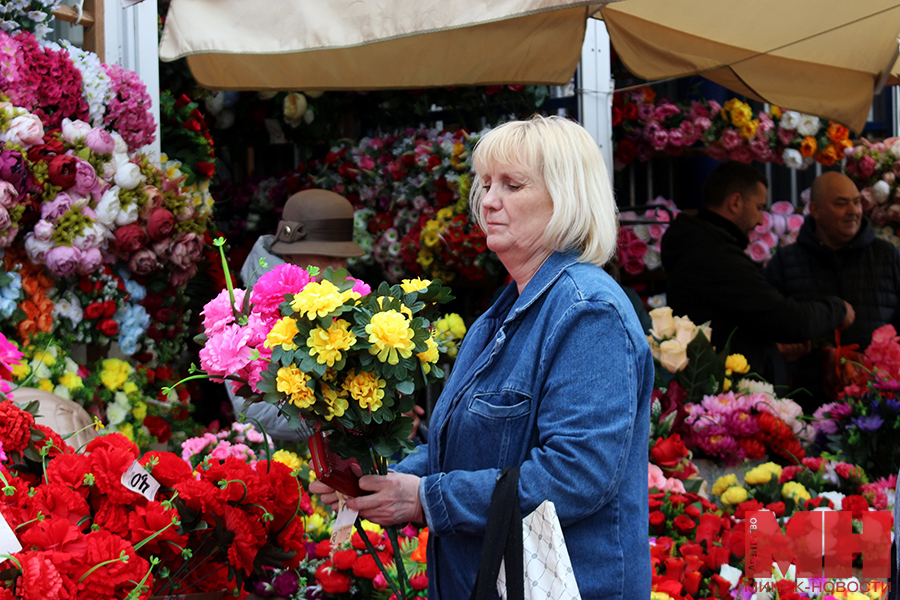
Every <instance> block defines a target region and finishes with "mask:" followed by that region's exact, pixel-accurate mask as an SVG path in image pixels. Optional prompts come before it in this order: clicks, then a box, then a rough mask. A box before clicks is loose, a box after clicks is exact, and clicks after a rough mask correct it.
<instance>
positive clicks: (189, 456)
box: [181, 422, 275, 468]
mask: <svg viewBox="0 0 900 600" xmlns="http://www.w3.org/2000/svg"><path fill="white" fill-rule="evenodd" d="M274 450H275V445H274V443H273V442H272V439H271V438H270V437H268V436H267V435H263V434H262V432H260V431H258V430H257V429H256V427H254V426H253V425H252V424H251V423H238V422H235V423H232V424H231V427H229V428H226V429H223V430H221V431H218V432H216V433H212V432H206V433H204V434H203V435H201V436H198V437H192V438H188V439H187V440H185V441H184V442H182V443H181V458H182V459H183V460H184V461H185V462H187V463H188V464H190V465H191V467H193V468H196V467H197V466H198V465H199V464H200V463H201V462H203V461H204V460H206V459H207V458H209V459H219V460H225V459H226V458H228V457H230V456H233V457H236V458H240V459H241V460H243V461H245V462H247V463H249V464H250V466H254V465H255V464H256V461H257V460H260V459H264V458H266V456H267V455H269V454H271V453H272V452H274Z"/></svg>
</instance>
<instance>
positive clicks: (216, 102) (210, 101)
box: [204, 92, 225, 115]
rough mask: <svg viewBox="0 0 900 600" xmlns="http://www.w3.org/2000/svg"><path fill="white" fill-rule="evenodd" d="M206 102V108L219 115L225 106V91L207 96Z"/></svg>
mask: <svg viewBox="0 0 900 600" xmlns="http://www.w3.org/2000/svg"><path fill="white" fill-rule="evenodd" d="M204 104H206V110H208V111H209V112H211V113H212V114H214V115H218V114H219V113H220V112H222V109H223V108H225V92H216V93H215V94H213V95H212V96H207V97H206V100H205V101H204Z"/></svg>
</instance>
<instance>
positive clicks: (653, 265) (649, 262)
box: [644, 246, 662, 271]
mask: <svg viewBox="0 0 900 600" xmlns="http://www.w3.org/2000/svg"><path fill="white" fill-rule="evenodd" d="M644 266H645V267H647V270H648V271H655V270H656V269H658V268H660V267H661V266H662V259H661V258H660V256H659V250H657V249H656V248H654V247H653V246H648V247H647V253H646V254H644Z"/></svg>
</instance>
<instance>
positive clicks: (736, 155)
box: [728, 144, 754, 163]
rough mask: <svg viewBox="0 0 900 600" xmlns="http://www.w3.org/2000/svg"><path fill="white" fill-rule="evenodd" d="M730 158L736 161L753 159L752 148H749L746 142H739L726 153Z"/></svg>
mask: <svg viewBox="0 0 900 600" xmlns="http://www.w3.org/2000/svg"><path fill="white" fill-rule="evenodd" d="M728 158H729V159H730V160H736V161H738V162H743V163H748V162H751V161H752V160H753V159H754V156H753V150H751V149H750V147H749V146H747V145H746V144H741V145H740V146H738V147H737V148H735V149H734V150H732V151H731V153H730V154H729V155H728Z"/></svg>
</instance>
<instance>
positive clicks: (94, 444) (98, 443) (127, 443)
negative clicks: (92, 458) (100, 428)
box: [84, 433, 141, 458]
mask: <svg viewBox="0 0 900 600" xmlns="http://www.w3.org/2000/svg"><path fill="white" fill-rule="evenodd" d="M104 449H105V450H125V451H126V452H128V453H129V454H131V456H132V457H134V458H137V457H138V456H140V454H141V453H140V451H139V450H138V447H137V444H135V443H134V442H132V441H131V440H129V439H128V438H127V437H125V436H124V435H123V434H121V433H108V434H106V435H101V436H99V437H95V438H94V439H92V440H91V441H90V442H88V444H87V446H85V448H84V452H85V454H90V453H91V452H94V451H95V450H104Z"/></svg>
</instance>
